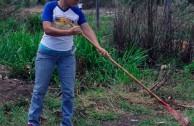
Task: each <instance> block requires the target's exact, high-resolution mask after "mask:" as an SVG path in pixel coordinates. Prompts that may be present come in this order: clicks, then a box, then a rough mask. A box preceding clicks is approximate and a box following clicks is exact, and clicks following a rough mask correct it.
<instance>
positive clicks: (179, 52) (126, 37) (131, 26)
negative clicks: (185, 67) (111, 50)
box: [113, 0, 194, 65]
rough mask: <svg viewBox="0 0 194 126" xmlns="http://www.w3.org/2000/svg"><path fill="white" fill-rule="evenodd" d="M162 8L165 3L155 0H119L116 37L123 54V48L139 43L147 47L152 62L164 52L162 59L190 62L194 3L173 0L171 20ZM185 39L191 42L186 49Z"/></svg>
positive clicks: (149, 60)
mask: <svg viewBox="0 0 194 126" xmlns="http://www.w3.org/2000/svg"><path fill="white" fill-rule="evenodd" d="M126 2H129V3H128V4H126ZM163 9H164V6H163V5H162V6H158V3H157V2H156V1H152V2H145V1H139V0H138V1H133V2H132V1H118V4H117V7H116V10H115V14H116V16H115V19H114V36H113V40H114V42H115V44H116V47H117V48H118V49H119V51H120V52H119V53H120V54H121V55H122V54H123V52H122V51H123V50H122V49H123V48H125V49H127V47H128V45H130V44H131V43H136V44H138V46H140V47H142V49H145V50H147V51H148V56H149V59H148V61H147V62H148V63H150V64H151V65H153V64H156V63H157V62H159V59H160V58H161V57H162V56H164V57H165V59H163V58H164V57H163V58H162V59H163V61H164V60H165V61H167V60H169V59H171V58H172V57H174V58H175V59H177V60H179V62H180V61H181V62H184V63H188V62H191V57H192V49H191V48H192V47H191V44H190V43H191V41H190V40H191V35H192V33H193V32H190V28H191V26H192V24H193V23H192V21H193V17H194V16H193V12H192V9H193V7H192V6H188V4H186V2H183V1H174V2H172V5H171V11H170V12H171V13H170V17H172V18H171V20H170V21H169V22H166V20H165V18H163V17H164V16H163V15H164V11H163ZM192 41H193V40H192ZM185 42H187V43H189V48H187V49H186V50H184V49H183V48H182V47H183V46H182V45H183V43H185Z"/></svg>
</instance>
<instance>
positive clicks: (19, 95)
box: [0, 65, 33, 104]
mask: <svg viewBox="0 0 194 126" xmlns="http://www.w3.org/2000/svg"><path fill="white" fill-rule="evenodd" d="M8 72H9V69H8V68H7V67H5V66H3V65H0V104H3V103H5V102H16V101H18V100H22V99H25V100H29V99H30V97H31V92H32V88H33V85H32V82H29V81H25V80H19V79H14V78H8V76H7V74H8Z"/></svg>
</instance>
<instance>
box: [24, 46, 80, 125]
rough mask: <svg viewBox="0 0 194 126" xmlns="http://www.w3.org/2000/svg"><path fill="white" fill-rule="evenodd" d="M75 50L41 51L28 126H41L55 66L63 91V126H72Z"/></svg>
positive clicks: (37, 58)
mask: <svg viewBox="0 0 194 126" xmlns="http://www.w3.org/2000/svg"><path fill="white" fill-rule="evenodd" d="M74 52H75V48H72V49H71V50H69V51H63V52H59V53H51V52H49V51H45V50H41V49H39V50H38V52H37V56H36V61H35V85H34V89H33V94H32V99H31V105H30V109H29V113H28V124H32V125H33V126H39V125H40V124H39V120H40V115H41V113H42V108H43V102H44V98H45V94H46V92H47V89H48V86H49V83H50V79H51V77H52V73H53V70H54V67H55V65H56V66H57V70H58V75H59V78H60V82H61V90H62V121H61V126H72V123H71V118H72V116H73V108H74V87H75V66H76V60H75V55H74Z"/></svg>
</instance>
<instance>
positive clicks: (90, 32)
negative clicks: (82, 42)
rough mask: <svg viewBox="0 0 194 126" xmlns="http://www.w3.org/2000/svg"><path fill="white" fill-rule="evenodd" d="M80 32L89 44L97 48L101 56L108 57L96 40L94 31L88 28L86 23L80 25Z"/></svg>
mask: <svg viewBox="0 0 194 126" xmlns="http://www.w3.org/2000/svg"><path fill="white" fill-rule="evenodd" d="M80 27H81V30H82V32H83V34H84V35H85V36H86V37H87V38H89V40H90V42H91V43H92V44H93V45H94V46H95V47H97V49H98V50H99V51H100V53H101V54H103V55H105V56H109V54H108V52H107V51H106V50H105V49H104V48H102V47H101V46H100V44H99V42H98V40H97V37H96V34H95V33H94V31H93V30H92V29H91V27H90V26H89V24H88V23H87V22H85V23H83V24H81V26H80Z"/></svg>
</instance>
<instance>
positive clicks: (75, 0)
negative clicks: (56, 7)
mask: <svg viewBox="0 0 194 126" xmlns="http://www.w3.org/2000/svg"><path fill="white" fill-rule="evenodd" d="M65 1H66V3H67V4H68V5H69V6H75V5H77V4H78V2H79V0H65Z"/></svg>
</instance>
